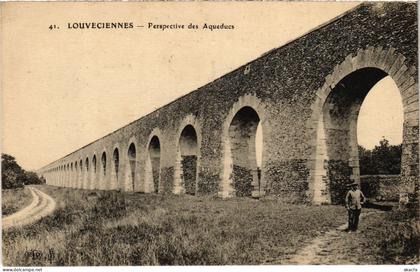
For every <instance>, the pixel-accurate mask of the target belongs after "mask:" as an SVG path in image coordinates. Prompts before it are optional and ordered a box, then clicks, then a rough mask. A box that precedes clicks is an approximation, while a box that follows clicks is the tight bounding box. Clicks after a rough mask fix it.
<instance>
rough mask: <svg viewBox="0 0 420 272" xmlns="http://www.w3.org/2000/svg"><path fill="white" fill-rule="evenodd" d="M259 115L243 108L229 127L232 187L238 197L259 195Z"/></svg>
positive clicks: (251, 109)
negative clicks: (257, 147)
mask: <svg viewBox="0 0 420 272" xmlns="http://www.w3.org/2000/svg"><path fill="white" fill-rule="evenodd" d="M259 124H260V117H259V116H258V113H257V112H256V111H255V110H254V109H253V108H251V107H249V106H246V107H243V108H241V109H240V110H239V111H238V112H237V113H236V114H235V116H234V117H233V119H232V121H231V123H230V125H229V142H230V151H231V156H232V174H231V177H232V186H233V188H234V191H235V195H236V196H252V195H253V192H254V191H256V193H255V194H256V195H259V192H260V189H261V188H260V186H261V175H259V173H261V170H259V169H258V164H257V150H256V146H257V144H256V141H257V137H256V136H257V128H258V125H259ZM259 134H260V136H261V137H259V139H258V143H259V152H262V133H261V132H259Z"/></svg>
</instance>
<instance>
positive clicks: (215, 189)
mask: <svg viewBox="0 0 420 272" xmlns="http://www.w3.org/2000/svg"><path fill="white" fill-rule="evenodd" d="M365 67H374V68H377V69H380V70H382V71H383V72H384V73H386V74H388V75H390V76H391V77H392V78H393V79H394V80H395V82H396V83H397V86H398V87H399V90H400V92H401V96H402V99H403V105H404V132H403V155H402V173H401V174H402V177H401V185H400V192H401V193H402V194H413V193H415V192H418V183H419V163H418V161H419V158H418V153H419V148H418V139H419V131H418V129H419V124H418V123H419V117H418V115H419V112H418V108H419V103H418V88H417V86H418V84H417V80H418V79H417V69H418V68H417V67H418V61H417V5H416V3H397V2H392V3H368V4H361V5H359V6H358V7H356V8H355V9H353V10H351V11H349V12H347V13H346V14H344V15H342V16H341V17H339V18H337V19H335V20H332V21H331V22H329V23H327V24H325V25H323V26H321V27H319V28H318V29H315V30H314V31H312V32H310V33H308V34H306V35H304V36H302V37H300V38H298V39H296V40H293V41H291V42H289V43H287V44H285V45H283V46H282V47H280V48H277V49H274V50H272V51H270V52H268V53H266V54H264V55H263V56H261V57H260V58H258V59H256V60H254V61H252V62H250V63H248V64H246V65H244V66H242V67H239V68H238V69H236V70H234V71H232V72H230V73H228V74H226V75H225V76H223V77H221V78H219V79H217V80H215V81H213V82H210V83H208V84H207V85H205V86H203V87H201V88H199V89H197V90H196V91H194V92H191V93H190V94H188V95H185V96H183V97H181V98H179V99H177V100H176V101H174V102H172V103H170V104H168V105H166V106H164V107H162V108H160V109H158V110H156V111H154V112H152V113H150V114H148V115H146V116H144V117H142V118H140V119H139V120H137V121H134V122H132V123H130V124H128V125H126V126H124V127H122V128H121V129H119V130H117V131H114V132H112V133H110V134H108V135H106V136H105V137H103V138H101V139H98V140H97V141H95V142H93V143H91V144H88V145H86V146H84V147H82V148H81V149H79V150H76V151H75V152H73V153H71V154H69V155H67V156H65V157H64V158H61V159H59V160H57V161H55V162H53V163H51V164H49V165H47V166H45V167H43V168H42V169H40V170H39V172H40V174H42V175H43V176H44V177H46V179H47V183H48V184H53V185H57V186H70V187H77V188H82V187H83V186H86V185H85V184H84V182H86V181H85V180H83V179H82V177H83V175H82V172H81V171H80V170H82V171H85V170H83V167H80V164H79V163H78V164H79V167H75V168H73V170H70V173H69V175H68V176H69V177H68V178H67V179H64V178H63V177H64V176H65V174H64V171H63V170H61V169H62V168H63V167H67V165H71V164H72V163H73V164H76V163H77V162H79V161H81V160H85V159H86V158H89V161H91V160H92V157H93V155H94V154H96V156H98V158H100V157H101V156H102V154H103V153H105V154H106V158H107V162H106V165H105V169H102V170H101V171H99V172H100V173H99V177H98V178H95V179H94V180H96V182H97V183H98V184H96V185H95V186H94V187H97V188H101V189H106V190H109V189H124V190H127V189H126V188H125V187H126V186H125V179H124V177H126V171H127V170H126V169H129V167H126V165H127V163H128V161H129V158H128V155H127V154H128V152H127V151H128V147H129V144H130V141H131V140H130V139H135V142H136V150H137V154H138V155H137V158H136V163H137V164H136V170H135V171H136V173H135V175H134V177H135V180H134V190H135V191H143V192H152V191H153V190H152V189H151V188H152V187H153V185H151V183H152V181H153V177H152V171H151V169H150V168H151V162H150V158H151V156H150V152H149V151H150V149H149V145H150V141H151V137H153V136H156V137H158V139H159V143H160V153H159V158H160V164H159V169H160V176H159V178H158V180H159V193H161V192H162V193H168V192H173V187H174V185H175V184H176V183H175V182H174V181H175V180H176V177H175V174H176V173H178V172H177V169H178V168H179V166H177V165H176V164H177V162H176V161H177V158H179V155H177V154H178V153H179V146H178V143H179V135H180V131H182V129H183V128H184V127H185V120H186V119H189V118H191V119H193V120H194V128H195V129H196V132H197V139H198V146H199V150H198V151H199V157H198V159H197V165H198V167H197V168H198V169H197V171H198V175H197V176H198V180H197V193H198V194H201V195H202V194H211V195H216V194H217V195H219V196H222V197H229V196H234V195H235V192H234V190H233V189H232V180H231V178H232V172H233V160H232V152H231V150H230V148H228V146H229V141H228V140H227V139H229V137H228V136H229V133H228V131H229V125H230V122H231V120H232V118H233V116H234V115H235V114H236V113H237V112H238V111H239V110H240V107H244V106H250V107H252V108H253V109H254V110H255V111H256V113H257V114H258V117H259V120H260V122H261V124H262V128H263V155H262V156H263V161H262V165H261V180H260V188H259V190H256V191H255V192H254V191H253V192H252V195H258V196H262V195H266V194H271V195H278V196H280V197H282V198H293V199H295V200H297V199H299V200H304V199H305V198H308V199H309V200H313V201H314V202H315V203H322V202H331V196H330V192H331V188H330V187H329V186H330V185H331V186H333V187H334V185H333V184H334V183H337V180H338V179H340V182H341V181H342V180H347V181H348V180H356V181H357V180H358V179H359V177H358V172H357V169H358V166H357V164H358V163H357V160H358V157H357V155H356V154H355V153H354V150H353V149H352V148H349V147H348V145H347V146H344V145H342V146H341V147H340V146H339V145H335V147H334V145H332V144H330V145H329V143H331V142H334V141H330V140H332V139H333V138H334V137H337V138H336V139H339V138H341V139H345V142H347V143H349V144H350V145H351V146H354V144H355V139H354V137H352V133H351V131H353V128H354V126H355V122H354V118H353V119H351V118H350V117H352V116H354V114H356V113H357V110H355V109H354V108H351V107H347V109H352V112H351V113H349V112H346V107H345V104H342V103H339V102H338V101H339V100H337V99H339V96H338V97H337V99H336V100H334V99H333V100H334V101H335V102H334V101H333V102H334V103H333V104H334V105H335V106H336V107H338V108H337V112H340V111H341V112H342V113H343V114H349V115H348V116H349V117H348V119H346V120H347V121H348V123H346V131H342V132H341V134H340V133H337V134H334V133H333V131H332V130H331V133H329V130H328V129H329V127H328V125H329V124H333V123H334V122H330V123H328V121H325V120H327V119H325V118H327V116H326V115H324V114H323V113H324V112H325V110H326V109H327V108H328V103H325V102H326V100H330V99H331V98H333V97H332V96H330V94H331V93H335V91H334V88H335V87H336V85H337V84H338V83H339V82H340V81H341V80H342V79H343V78H345V77H346V76H347V75H349V74H351V73H353V72H355V71H357V70H360V69H361V68H365ZM365 87H366V86H365ZM204 101H205V103H203V102H204ZM353 102H354V104H352V105H358V103H355V101H353ZM334 105H332V110H334ZM340 105H343V106H340ZM349 105H350V104H349ZM328 109H329V108H328ZM335 120H337V121H338V120H340V118H336V119H335ZM322 126H324V127H322ZM318 128H322V129H318ZM318 131H324V132H326V133H325V141H323V140H321V139H322V137H324V136H321V135H320V134H319V133H318ZM331 135H332V136H331ZM334 135H337V136H334ZM115 146H118V149H119V151H120V153H119V154H120V156H119V167H118V168H119V169H120V170H119V171H118V178H116V177H115V176H112V169H111V166H112V163H111V162H112V155H113V153H112V152H113V150H114V148H115ZM321 147H322V148H321ZM331 148H335V149H336V150H337V152H336V153H337V154H336V155H337V156H335V155H334V156H333V155H332V153H331V152H329V150H331ZM321 151H322V152H321ZM340 152H341V153H342V154H341V155H340ZM338 155H340V156H341V157H338ZM331 160H334V161H335V160H339V161H341V162H340V165H341V166H342V167H343V169H347V170H346V171H344V172H343V173H344V174H345V176H342V177H334V178H333V179H335V181H334V180H331V177H332V175H327V172H328V171H329V172H330V173H332V171H333V169H334V171H338V170H336V169H335V168H334V167H332V168H331V167H330V166H329V165H328V163H329V161H331ZM325 161H326V165H324V162H325ZM83 166H84V164H83ZM70 169H71V167H70ZM348 169H350V170H351V171H350V170H348ZM104 170H105V171H104ZM104 173H106V174H105V175H104ZM344 174H343V175H344ZM153 176H155V178H156V174H155V175H153ZM90 178H91V179H92V177H90ZM253 182H254V183H255V181H253ZM254 185H255V184H254ZM334 190H338V191H340V190H341V189H339V188H338V189H334ZM331 193H332V194H335V193H334V192H331ZM338 194H339V195H340V193H338ZM333 198H334V197H333ZM293 199H292V200H293Z"/></svg>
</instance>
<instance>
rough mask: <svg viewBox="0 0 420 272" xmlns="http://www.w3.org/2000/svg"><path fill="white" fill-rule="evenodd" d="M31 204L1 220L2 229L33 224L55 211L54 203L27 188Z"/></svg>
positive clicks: (48, 197)
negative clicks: (29, 192) (30, 196)
mask: <svg viewBox="0 0 420 272" xmlns="http://www.w3.org/2000/svg"><path fill="white" fill-rule="evenodd" d="M28 188H29V190H30V191H31V194H32V202H31V204H29V205H28V206H26V207H25V208H23V209H22V210H20V211H18V212H16V213H14V214H12V215H9V216H7V217H5V218H3V219H2V226H3V229H8V228H11V227H20V226H24V225H27V224H31V223H34V222H36V221H38V220H39V219H41V218H42V217H45V216H48V215H50V214H51V213H52V212H53V211H54V209H55V205H56V204H55V201H54V199H52V198H51V197H50V196H49V195H47V194H45V193H43V192H42V191H40V190H38V189H35V188H33V187H29V186H28Z"/></svg>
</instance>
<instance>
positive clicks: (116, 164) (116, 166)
mask: <svg viewBox="0 0 420 272" xmlns="http://www.w3.org/2000/svg"><path fill="white" fill-rule="evenodd" d="M112 159H113V161H114V165H113V166H114V178H115V180H116V182H117V184H118V172H119V167H120V153H119V151H118V148H115V149H114V153H113V154H112Z"/></svg>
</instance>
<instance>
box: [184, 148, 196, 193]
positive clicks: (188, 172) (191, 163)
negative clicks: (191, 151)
mask: <svg viewBox="0 0 420 272" xmlns="http://www.w3.org/2000/svg"><path fill="white" fill-rule="evenodd" d="M196 176H197V156H195V155H190V156H183V157H182V180H183V186H184V188H185V193H187V194H190V195H195V189H196V188H195V187H196V186H195V183H196Z"/></svg>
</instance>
